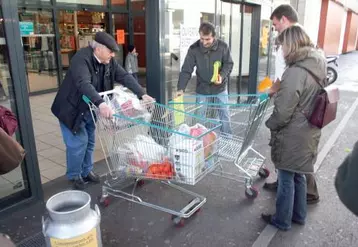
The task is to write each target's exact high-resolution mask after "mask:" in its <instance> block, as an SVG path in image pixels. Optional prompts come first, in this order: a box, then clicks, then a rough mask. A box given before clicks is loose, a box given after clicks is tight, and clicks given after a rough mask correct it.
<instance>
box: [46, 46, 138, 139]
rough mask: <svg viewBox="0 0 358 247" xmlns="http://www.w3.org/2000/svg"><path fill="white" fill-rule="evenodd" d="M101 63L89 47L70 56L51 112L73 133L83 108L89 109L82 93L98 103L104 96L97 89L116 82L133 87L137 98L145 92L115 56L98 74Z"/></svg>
mask: <svg viewBox="0 0 358 247" xmlns="http://www.w3.org/2000/svg"><path fill="white" fill-rule="evenodd" d="M100 66H104V65H101V64H100V63H99V62H98V61H97V59H96V57H95V56H94V54H93V49H92V48H91V47H86V48H82V49H81V50H79V51H78V52H77V53H76V54H75V56H74V57H73V58H72V60H71V64H70V68H69V70H68V71H67V73H66V76H65V79H64V80H63V82H62V84H61V86H60V88H59V91H58V92H57V95H56V98H55V100H54V102H53V104H52V107H51V111H52V113H53V114H54V115H55V116H56V117H57V118H58V119H59V120H60V121H61V122H62V123H63V124H65V125H66V126H67V128H69V129H70V130H72V132H73V133H74V134H76V132H77V131H78V128H79V126H80V123H81V121H82V119H83V116H84V115H85V113H86V111H88V110H89V108H88V105H87V104H86V103H85V102H84V101H83V100H82V96H83V95H86V96H87V97H89V98H90V100H91V101H92V102H93V103H95V104H96V105H97V106H98V105H99V104H101V103H102V102H103V99H102V97H101V96H100V95H99V94H98V92H97V90H96V89H98V88H101V90H99V91H108V90H111V89H113V87H114V82H115V81H116V82H119V83H121V84H123V85H124V86H125V87H127V88H129V89H130V90H132V91H133V92H134V93H135V94H136V95H137V96H138V97H139V98H141V97H142V96H143V95H144V90H143V88H142V87H141V86H140V85H139V84H138V82H137V81H136V80H135V79H134V77H133V76H132V75H130V74H128V73H127V72H126V71H125V70H124V69H123V68H122V67H121V66H120V65H119V64H118V63H117V62H116V61H115V60H114V59H112V60H111V61H110V63H109V64H106V65H105V66H104V73H100ZM101 74H102V76H103V77H102V78H101Z"/></svg>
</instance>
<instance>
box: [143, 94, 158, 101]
mask: <svg viewBox="0 0 358 247" xmlns="http://www.w3.org/2000/svg"><path fill="white" fill-rule="evenodd" d="M142 99H143V100H144V101H145V102H147V103H153V102H155V99H153V98H152V97H150V96H149V95H148V94H144V95H143V96H142Z"/></svg>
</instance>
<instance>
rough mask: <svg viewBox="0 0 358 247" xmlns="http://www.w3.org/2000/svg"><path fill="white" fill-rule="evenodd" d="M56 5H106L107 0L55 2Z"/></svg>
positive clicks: (63, 0)
mask: <svg viewBox="0 0 358 247" xmlns="http://www.w3.org/2000/svg"><path fill="white" fill-rule="evenodd" d="M56 2H57V3H71V4H88V5H102V6H106V5H107V0H56Z"/></svg>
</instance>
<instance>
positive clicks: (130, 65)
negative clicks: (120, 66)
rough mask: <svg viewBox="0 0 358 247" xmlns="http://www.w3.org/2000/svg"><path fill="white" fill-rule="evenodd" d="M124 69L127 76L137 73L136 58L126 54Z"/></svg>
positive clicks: (131, 54) (133, 55) (134, 55)
mask: <svg viewBox="0 0 358 247" xmlns="http://www.w3.org/2000/svg"><path fill="white" fill-rule="evenodd" d="M125 69H126V71H127V72H128V73H129V74H134V73H138V56H137V55H136V54H133V53H128V55H127V57H126V61H125Z"/></svg>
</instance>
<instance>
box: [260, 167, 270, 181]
mask: <svg viewBox="0 0 358 247" xmlns="http://www.w3.org/2000/svg"><path fill="white" fill-rule="evenodd" d="M259 176H260V177H261V178H268V177H269V176H270V170H269V169H267V168H266V167H261V168H260V170H259Z"/></svg>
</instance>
